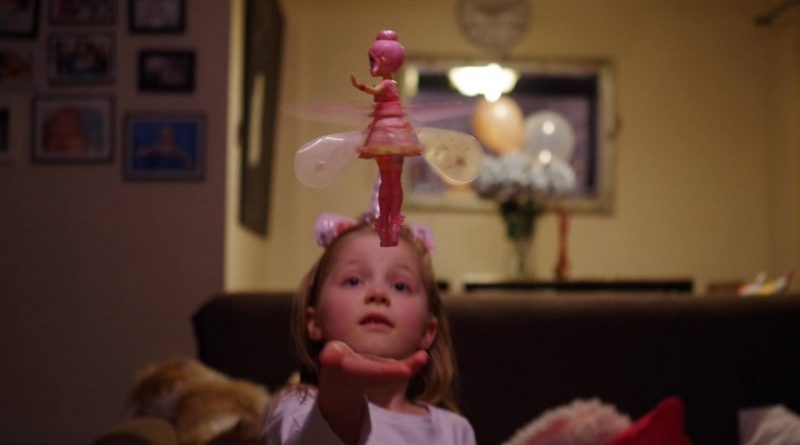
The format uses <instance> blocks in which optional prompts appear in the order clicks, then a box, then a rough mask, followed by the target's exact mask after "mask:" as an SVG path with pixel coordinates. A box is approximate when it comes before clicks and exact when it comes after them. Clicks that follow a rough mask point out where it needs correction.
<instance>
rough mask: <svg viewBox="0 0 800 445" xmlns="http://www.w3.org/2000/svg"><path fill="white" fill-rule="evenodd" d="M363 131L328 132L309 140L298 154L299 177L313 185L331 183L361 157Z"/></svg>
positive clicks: (306, 183) (295, 165)
mask: <svg viewBox="0 0 800 445" xmlns="http://www.w3.org/2000/svg"><path fill="white" fill-rule="evenodd" d="M363 137H364V136H363V133H362V132H360V131H348V132H345V133H336V134H328V135H325V136H322V137H319V138H317V139H314V140H313V141H311V142H308V143H306V144H305V145H303V146H302V147H300V150H298V151H297V154H296V155H295V156H294V172H295V174H296V175H297V179H298V180H299V181H300V182H301V183H302V184H303V185H307V186H309V187H325V186H327V185H330V184H331V183H332V182H333V181H334V180H335V179H336V178H337V177H338V176H339V174H340V173H341V172H342V171H343V170H344V169H345V168H347V166H349V165H350V164H352V162H353V161H354V160H356V159H357V158H358V146H359V144H361V140H362V139H363Z"/></svg>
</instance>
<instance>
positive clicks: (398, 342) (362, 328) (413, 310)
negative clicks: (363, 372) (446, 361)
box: [307, 232, 437, 359]
mask: <svg viewBox="0 0 800 445" xmlns="http://www.w3.org/2000/svg"><path fill="white" fill-rule="evenodd" d="M343 241H344V244H343V245H341V246H340V250H339V252H338V253H337V254H336V257H335V258H334V261H333V263H332V265H331V268H330V272H329V273H328V274H327V276H326V277H324V281H323V282H322V283H321V287H320V294H319V301H318V303H317V306H316V307H310V308H309V309H308V325H307V329H308V333H309V337H310V338H311V339H312V340H314V341H331V340H340V341H343V342H345V343H347V344H348V345H349V346H350V347H351V348H353V350H355V351H356V352H359V353H364V354H375V355H379V356H382V357H387V358H395V359H402V358H405V357H408V356H409V355H411V354H412V353H414V352H416V351H417V350H419V349H428V348H430V346H431V345H432V344H433V340H434V339H435V338H436V331H437V322H436V318H435V317H434V316H432V315H431V314H430V312H429V310H428V297H427V295H426V293H425V286H424V285H423V281H422V271H421V268H420V258H419V256H418V253H417V252H416V251H415V250H414V248H413V247H412V246H411V245H409V244H408V243H407V242H405V241H401V242H400V243H399V244H398V245H397V246H395V247H380V246H379V243H378V239H377V235H376V234H375V233H374V232H363V233H355V234H352V235H350V236H349V237H348V239H347V240H343Z"/></svg>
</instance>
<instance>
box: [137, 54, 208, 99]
mask: <svg viewBox="0 0 800 445" xmlns="http://www.w3.org/2000/svg"><path fill="white" fill-rule="evenodd" d="M194 57H195V56H194V51H151V50H144V51H141V52H139V90H140V91H156V92H177V93H190V92H192V91H194Z"/></svg>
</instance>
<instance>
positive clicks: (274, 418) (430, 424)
mask: <svg viewBox="0 0 800 445" xmlns="http://www.w3.org/2000/svg"><path fill="white" fill-rule="evenodd" d="M277 403H278V405H277V406H276V407H275V409H274V410H273V411H272V413H271V414H270V416H269V417H268V418H267V419H266V423H265V428H264V435H265V440H266V443H267V445H344V444H343V443H342V441H341V439H339V437H338V436H337V435H336V433H334V432H333V431H332V430H331V428H330V426H329V425H328V422H327V421H326V420H325V418H323V417H322V414H321V413H320V411H319V407H318V406H317V403H316V392H314V391H309V392H308V394H307V395H304V394H303V393H301V392H298V391H289V392H287V393H284V395H283V396H282V397H281V398H280V400H279V401H278V402H277ZM367 405H368V407H369V410H368V411H369V415H368V416H367V418H366V419H365V423H364V425H363V428H362V439H361V441H360V442H359V443H360V444H363V445H409V444H415V445H417V444H425V445H475V433H474V431H473V430H472V426H471V425H470V424H469V421H467V419H465V418H464V417H461V416H460V415H458V414H456V413H453V412H450V411H447V410H444V409H441V408H437V407H435V406H431V405H426V407H427V409H428V413H427V414H424V415H418V414H405V413H397V412H393V411H389V410H386V409H384V408H381V407H379V406H377V405H374V404H372V403H368V404H367Z"/></svg>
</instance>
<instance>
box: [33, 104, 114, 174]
mask: <svg viewBox="0 0 800 445" xmlns="http://www.w3.org/2000/svg"><path fill="white" fill-rule="evenodd" d="M31 109H32V119H31V121H32V123H33V124H32V131H33V135H32V137H31V141H32V147H31V159H32V161H33V162H37V163H47V162H95V163H104V162H111V160H112V159H113V154H114V150H113V141H114V101H113V99H112V97H111V96H107V95H40V96H36V97H34V98H33V105H32V107H31Z"/></svg>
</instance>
